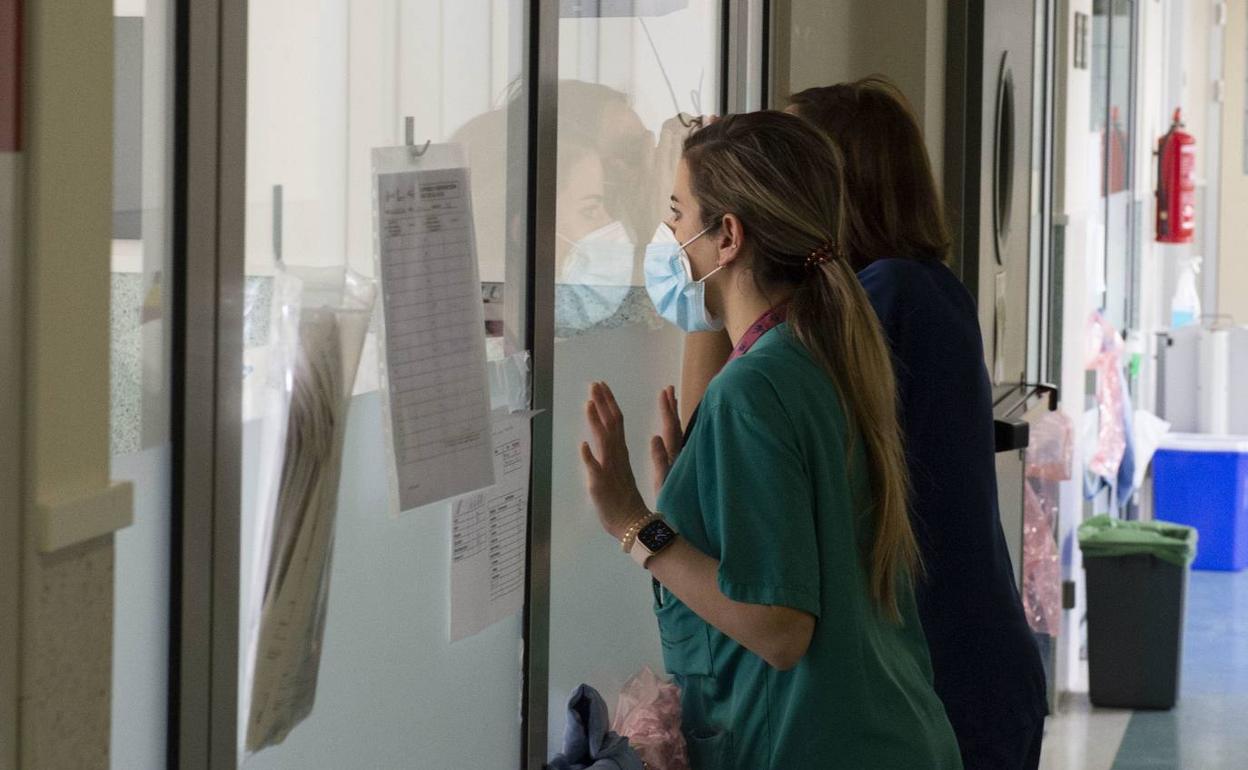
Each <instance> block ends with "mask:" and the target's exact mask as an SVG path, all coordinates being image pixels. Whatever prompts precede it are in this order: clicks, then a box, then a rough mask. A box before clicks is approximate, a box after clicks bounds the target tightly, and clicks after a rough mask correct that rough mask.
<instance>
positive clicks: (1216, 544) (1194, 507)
mask: <svg viewBox="0 0 1248 770" xmlns="http://www.w3.org/2000/svg"><path fill="white" fill-rule="evenodd" d="M1153 510H1154V515H1155V516H1156V518H1158V519H1162V520H1164V521H1173V522H1176V523H1179V524H1187V525H1188V526H1191V527H1195V528H1196V529H1197V531H1198V532H1199V534H1200V548H1199V549H1198V551H1197V553H1196V561H1195V562H1193V564H1192V567H1193V569H1203V570H1233V571H1239V570H1242V569H1244V568H1245V567H1248V436H1215V435H1203V434H1194V433H1174V434H1171V435H1169V436H1167V437H1166V438H1165V439H1164V440H1163V441H1162V442H1161V448H1160V449H1158V450H1157V454H1156V455H1155V456H1154V457H1153Z"/></svg>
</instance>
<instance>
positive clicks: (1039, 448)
mask: <svg viewBox="0 0 1248 770" xmlns="http://www.w3.org/2000/svg"><path fill="white" fill-rule="evenodd" d="M1074 432H1075V429H1074V424H1073V423H1072V421H1071V419H1070V418H1069V417H1067V416H1066V415H1065V414H1064V413H1062V412H1045V413H1044V414H1043V415H1041V416H1040V417H1039V418H1037V419H1036V420H1035V421H1034V422H1032V424H1031V442H1030V444H1029V445H1028V447H1027V483H1026V485H1025V487H1024V490H1023V493H1024V498H1023V610H1024V611H1025V612H1026V615H1027V622H1028V623H1029V624H1030V625H1031V628H1032V630H1033V631H1035V632H1036V633H1040V634H1047V635H1049V636H1057V635H1058V633H1059V632H1060V630H1061V624H1062V566H1061V561H1060V557H1059V555H1058V551H1057V540H1056V538H1055V536H1054V522H1055V521H1056V520H1057V515H1058V509H1059V505H1060V503H1059V498H1058V494H1059V489H1060V484H1061V482H1063V481H1066V480H1067V479H1069V478H1070V477H1071V458H1072V455H1073V454H1074V443H1075V441H1074Z"/></svg>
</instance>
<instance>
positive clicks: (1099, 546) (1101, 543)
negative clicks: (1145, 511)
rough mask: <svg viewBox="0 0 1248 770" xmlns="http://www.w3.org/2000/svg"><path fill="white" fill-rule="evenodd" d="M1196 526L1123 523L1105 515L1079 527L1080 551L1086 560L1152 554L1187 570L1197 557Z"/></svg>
mask: <svg viewBox="0 0 1248 770" xmlns="http://www.w3.org/2000/svg"><path fill="white" fill-rule="evenodd" d="M1196 539H1197V532H1196V529H1195V527H1188V526H1184V525H1182V524H1174V523H1171V522H1168V521H1123V520H1122V519H1115V518H1113V517H1111V516H1106V515H1104V514H1102V515H1100V516H1093V517H1092V518H1090V519H1088V520H1087V521H1085V522H1084V523H1083V524H1081V525H1079V549H1080V550H1082V551H1083V555H1084V556H1085V557H1089V556H1090V557H1097V556H1132V555H1135V554H1152V555H1153V556H1156V557H1157V558H1158V559H1161V560H1163V561H1167V562H1169V563H1171V564H1176V565H1178V566H1180V567H1186V566H1187V565H1189V564H1191V563H1192V560H1193V559H1195V558H1196Z"/></svg>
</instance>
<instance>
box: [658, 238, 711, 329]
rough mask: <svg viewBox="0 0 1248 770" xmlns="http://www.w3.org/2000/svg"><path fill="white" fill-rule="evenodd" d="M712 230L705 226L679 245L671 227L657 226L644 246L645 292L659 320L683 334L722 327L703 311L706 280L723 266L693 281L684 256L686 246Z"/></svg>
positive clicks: (691, 272)
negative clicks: (651, 237)
mask: <svg viewBox="0 0 1248 770" xmlns="http://www.w3.org/2000/svg"><path fill="white" fill-rule="evenodd" d="M712 227H714V225H708V226H706V227H705V228H704V229H703V230H702V232H700V233H698V234H697V235H695V236H693V237H692V238H690V239H689V240H687V241H685V242H684V243H680V242H678V241H677V240H676V236H675V235H674V234H673V233H672V231H671V228H669V227H668V226H667V225H666V224H660V225H659V229H658V230H656V231H655V232H654V239H653V240H652V241H650V244H649V245H648V246H646V261H645V270H646V292H647V293H648V294H649V295H650V301H651V302H653V303H654V309H655V310H656V311H657V312H658V314H659V316H660V317H661V318H663V319H664V320H666V321H669V322H671V323H673V324H675V325H676V326H677V327H679V328H680V329H682V330H684V331H686V332H715V331H719V330H720V329H722V328H724V322H723V321H722V320H720V319H718V318H712V317H711V314H710V311H708V310H707V309H706V279H707V278H710V277H711V276H712V275H715V274H716V273H718V272H719V271H720V270H722V269H723V267H724V266H723V265H720V266H719V267H717V268H715V269H714V270H712V271H711V272H709V273H707V274H706V275H705V276H703V277H702V279H701V280H698V281H695V280H693V267H692V266H691V264H690V262H689V255H688V254H686V253H685V247H686V246H688V245H689V244H691V243H693V242H694V241H696V240H697V239H699V238H701V237H702V236H703V235H706V233H707V232H709V231H710V230H711V228H712Z"/></svg>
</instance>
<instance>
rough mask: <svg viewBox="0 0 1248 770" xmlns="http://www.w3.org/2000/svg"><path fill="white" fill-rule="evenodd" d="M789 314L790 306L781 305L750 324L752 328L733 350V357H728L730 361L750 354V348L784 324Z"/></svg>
mask: <svg viewBox="0 0 1248 770" xmlns="http://www.w3.org/2000/svg"><path fill="white" fill-rule="evenodd" d="M788 314H789V308H788V306H787V305H779V306H777V307H773V308H772V309H771V310H768V311H767V312H766V313H763V314H762V315H761V316H759V317H758V320H757V321H755V322H754V323H752V324H750V328H749V329H746V330H745V334H743V335H741V341H740V342H738V343H737V346H736V347H735V348H733V351H732V355H731V356H729V357H728V360H729V361H733V360H735V359H738V358H740V357H741V356H743V355H745V354H746V353H748V352H750V348H752V347H754V343H755V342H758V340H759V338H761V337H762V336H763V335H764V334H766V333H767V332H769V331H771V330H772V329H774V328H776V327H777V326H779V325H780V324H782V323H784V319H785V318H786V317H787V316H788Z"/></svg>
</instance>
